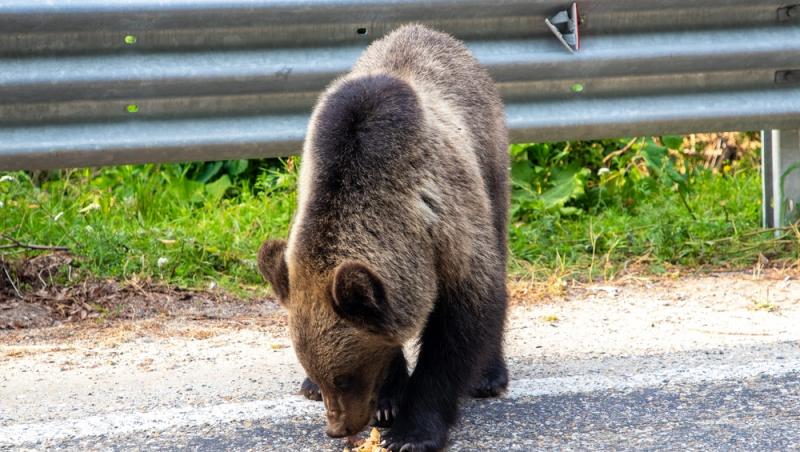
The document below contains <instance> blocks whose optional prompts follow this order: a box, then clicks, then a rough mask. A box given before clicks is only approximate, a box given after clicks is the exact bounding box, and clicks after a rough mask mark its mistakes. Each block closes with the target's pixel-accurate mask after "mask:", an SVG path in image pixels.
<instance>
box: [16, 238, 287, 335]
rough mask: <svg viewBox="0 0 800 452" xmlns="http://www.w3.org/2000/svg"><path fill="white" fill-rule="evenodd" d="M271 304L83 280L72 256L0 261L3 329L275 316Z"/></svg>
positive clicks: (141, 284)
mask: <svg viewBox="0 0 800 452" xmlns="http://www.w3.org/2000/svg"><path fill="white" fill-rule="evenodd" d="M276 310H278V307H277V305H276V304H275V303H274V302H272V301H271V300H261V301H252V300H242V299H239V298H236V297H233V296H231V295H230V294H228V293H225V292H223V291H221V290H212V291H197V290H186V289H179V288H174V287H169V286H165V285H163V284H158V283H153V282H150V281H127V282H119V281H114V280H101V279H96V278H81V277H80V276H78V275H77V270H76V268H75V266H74V265H73V258H72V257H71V256H70V255H69V254H67V253H53V254H43V255H39V256H36V257H33V258H31V259H26V260H23V261H20V262H15V263H9V262H5V261H3V260H0V329H21V328H41V327H49V326H57V325H60V324H63V323H74V322H79V321H87V320H88V321H93V323H95V324H105V323H108V322H112V321H116V320H135V319H146V318H150V317H156V316H162V317H163V316H166V317H184V318H190V319H232V318H236V317H243V316H247V317H258V316H264V315H272V314H274V312H275V311H276Z"/></svg>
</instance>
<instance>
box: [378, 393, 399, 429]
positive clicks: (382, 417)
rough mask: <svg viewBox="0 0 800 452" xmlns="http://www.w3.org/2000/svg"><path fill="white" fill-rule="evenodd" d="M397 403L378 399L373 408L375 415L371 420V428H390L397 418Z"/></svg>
mask: <svg viewBox="0 0 800 452" xmlns="http://www.w3.org/2000/svg"><path fill="white" fill-rule="evenodd" d="M397 405H398V401H397V400H395V399H391V398H380V399H378V405H377V407H376V408H375V415H374V417H373V419H372V426H373V427H380V428H387V427H391V426H392V422H394V419H395V418H396V417H397Z"/></svg>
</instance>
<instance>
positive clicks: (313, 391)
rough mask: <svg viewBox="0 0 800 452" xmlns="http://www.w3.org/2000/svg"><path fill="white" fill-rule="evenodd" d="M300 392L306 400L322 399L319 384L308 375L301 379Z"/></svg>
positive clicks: (318, 400)
mask: <svg viewBox="0 0 800 452" xmlns="http://www.w3.org/2000/svg"><path fill="white" fill-rule="evenodd" d="M300 394H303V395H304V396H305V398H307V399H308V400H316V401H317V402H320V401H322V391H320V390H319V386H317V384H316V383H314V382H313V381H311V380H310V379H309V378H308V377H306V379H305V380H303V384H301V385H300Z"/></svg>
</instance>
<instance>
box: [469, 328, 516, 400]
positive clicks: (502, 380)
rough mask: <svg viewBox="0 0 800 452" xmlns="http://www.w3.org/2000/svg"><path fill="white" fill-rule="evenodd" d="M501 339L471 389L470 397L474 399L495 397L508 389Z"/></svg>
mask: <svg viewBox="0 0 800 452" xmlns="http://www.w3.org/2000/svg"><path fill="white" fill-rule="evenodd" d="M501 341H502V338H501V339H500V340H498V341H497V343H498V346H497V347H495V351H494V352H493V353H492V354H491V356H489V358H488V364H487V365H486V366H485V367H484V368H483V372H481V376H480V378H479V379H478V383H477V384H476V385H475V386H473V387H472V392H471V393H470V395H472V397H475V398H479V399H482V398H487V397H497V396H499V395H500V394H502V393H504V392H505V391H506V389H508V369H507V368H506V361H505V359H504V358H503V350H502V345H501Z"/></svg>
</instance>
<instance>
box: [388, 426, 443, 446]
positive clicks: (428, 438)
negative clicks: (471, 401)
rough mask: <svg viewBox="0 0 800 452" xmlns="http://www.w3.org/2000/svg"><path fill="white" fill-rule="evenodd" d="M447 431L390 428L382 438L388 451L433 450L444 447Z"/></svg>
mask: <svg viewBox="0 0 800 452" xmlns="http://www.w3.org/2000/svg"><path fill="white" fill-rule="evenodd" d="M446 443H447V433H446V432H444V431H438V432H437V431H430V430H428V429H425V428H413V429H410V430H406V429H397V428H393V429H391V430H390V431H389V432H388V433H387V434H386V435H385V439H384V440H383V443H382V444H383V446H384V447H386V449H387V450H389V451H390V452H433V451H438V450H442V449H444V446H445V444H446Z"/></svg>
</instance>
